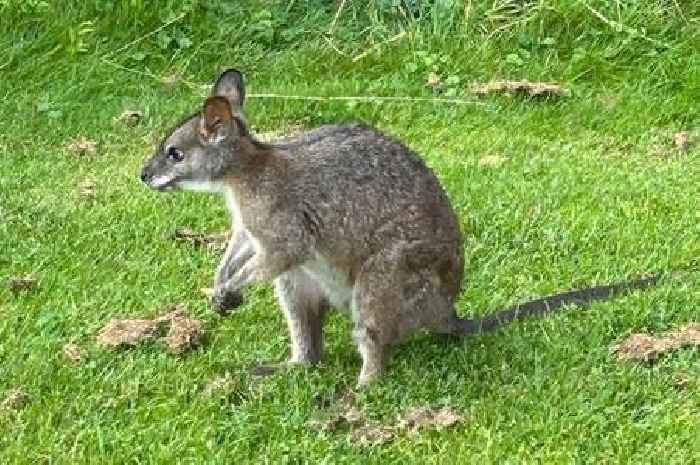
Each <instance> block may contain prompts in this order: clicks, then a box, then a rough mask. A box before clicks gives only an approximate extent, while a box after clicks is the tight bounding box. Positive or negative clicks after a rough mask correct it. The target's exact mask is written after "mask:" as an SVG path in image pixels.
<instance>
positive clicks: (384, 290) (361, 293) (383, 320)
mask: <svg viewBox="0 0 700 465" xmlns="http://www.w3.org/2000/svg"><path fill="white" fill-rule="evenodd" d="M424 252H425V251H424V250H422V249H421V248H420V247H415V246H413V247H410V248H409V247H401V248H395V249H393V250H388V251H385V252H384V253H381V254H378V255H377V256H375V257H374V258H373V259H372V260H371V261H370V262H368V263H367V264H366V265H365V266H364V267H363V270H362V272H361V273H360V275H359V276H358V279H357V281H356V284H355V289H354V291H353V302H352V310H353V318H354V322H355V330H354V336H355V341H356V342H357V345H358V349H359V352H360V355H361V356H362V370H361V372H360V378H359V384H360V385H366V384H369V383H371V382H372V381H374V380H376V379H377V378H379V377H380V376H381V374H382V372H383V371H384V368H385V366H386V363H387V361H388V359H389V355H390V349H391V346H392V345H394V344H396V343H398V342H400V341H401V340H403V339H404V338H406V337H407V336H408V335H410V334H411V333H412V332H414V331H416V330H418V329H428V330H432V331H441V332H442V331H447V330H448V327H449V326H450V324H451V321H452V320H453V319H454V315H455V312H454V300H455V295H454V294H455V292H454V287H455V286H454V285H453V284H452V283H451V282H449V281H448V280H447V279H445V276H446V275H445V273H444V272H443V271H442V270H441V269H440V268H439V266H436V265H435V262H436V260H435V258H434V257H435V254H434V253H432V252H431V251H430V250H428V251H427V252H425V253H426V254H427V256H428V257H430V261H428V260H423V259H422V255H423V253H424ZM428 252H430V253H428ZM438 265H439V264H438Z"/></svg>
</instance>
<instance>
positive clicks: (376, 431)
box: [350, 425, 396, 447]
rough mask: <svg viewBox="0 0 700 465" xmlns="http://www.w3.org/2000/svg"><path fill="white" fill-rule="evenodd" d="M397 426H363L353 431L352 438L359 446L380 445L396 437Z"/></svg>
mask: <svg viewBox="0 0 700 465" xmlns="http://www.w3.org/2000/svg"><path fill="white" fill-rule="evenodd" d="M395 435H396V428H394V427H392V426H382V425H372V426H362V427H360V428H357V429H356V430H354V431H353V432H352V435H351V436H350V439H351V440H352V443H353V444H354V445H356V446H358V447H370V446H378V445H380V444H384V443H387V442H389V441H391V440H393V439H394V436H395Z"/></svg>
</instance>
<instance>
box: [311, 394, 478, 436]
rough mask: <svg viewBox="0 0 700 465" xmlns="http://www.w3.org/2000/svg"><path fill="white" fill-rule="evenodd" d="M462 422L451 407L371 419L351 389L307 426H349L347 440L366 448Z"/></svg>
mask: <svg viewBox="0 0 700 465" xmlns="http://www.w3.org/2000/svg"><path fill="white" fill-rule="evenodd" d="M462 421H464V417H463V416H462V415H460V414H458V413H456V412H455V411H454V410H452V409H450V408H440V409H433V408H431V407H427V406H419V407H415V408H412V409H410V410H408V411H407V412H405V413H404V414H402V415H399V417H398V418H397V419H396V421H395V422H394V423H392V424H388V425H384V424H380V423H376V422H371V421H368V420H367V418H366V416H365V414H364V413H363V412H362V411H361V410H360V409H359V407H358V406H357V405H356V397H355V393H354V392H352V391H350V392H348V393H346V394H345V395H343V396H342V397H341V398H340V399H339V400H338V402H337V405H336V407H335V409H334V411H333V412H332V413H331V414H330V415H329V416H328V417H327V418H325V419H323V420H311V421H309V422H307V426H309V427H311V428H313V429H316V430H319V431H327V432H337V431H339V430H341V429H343V428H348V429H349V436H350V440H351V442H352V443H353V444H354V445H355V446H358V447H369V446H375V445H379V444H384V443H386V442H389V441H391V440H393V439H394V438H395V437H396V436H397V435H399V434H402V433H404V432H408V433H409V434H418V433H419V432H420V431H421V430H430V429H435V430H442V429H444V428H449V427H451V426H454V425H456V424H458V423H461V422H462Z"/></svg>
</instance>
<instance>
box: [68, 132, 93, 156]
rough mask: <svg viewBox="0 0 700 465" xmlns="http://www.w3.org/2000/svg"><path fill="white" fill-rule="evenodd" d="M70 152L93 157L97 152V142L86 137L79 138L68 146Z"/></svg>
mask: <svg viewBox="0 0 700 465" xmlns="http://www.w3.org/2000/svg"><path fill="white" fill-rule="evenodd" d="M68 150H70V151H71V152H74V153H76V154H78V155H92V154H94V153H95V152H96V151H97V142H95V141H94V140H91V139H88V138H86V137H85V136H79V137H77V138H75V139H73V140H72V141H71V142H70V143H69V144H68Z"/></svg>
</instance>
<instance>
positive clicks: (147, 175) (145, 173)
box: [141, 168, 151, 184]
mask: <svg viewBox="0 0 700 465" xmlns="http://www.w3.org/2000/svg"><path fill="white" fill-rule="evenodd" d="M150 178H151V174H150V173H149V172H148V170H147V169H146V168H144V169H143V170H141V181H143V182H145V183H146V184H148V180H149V179H150Z"/></svg>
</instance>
